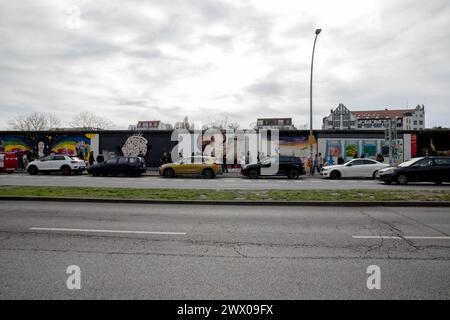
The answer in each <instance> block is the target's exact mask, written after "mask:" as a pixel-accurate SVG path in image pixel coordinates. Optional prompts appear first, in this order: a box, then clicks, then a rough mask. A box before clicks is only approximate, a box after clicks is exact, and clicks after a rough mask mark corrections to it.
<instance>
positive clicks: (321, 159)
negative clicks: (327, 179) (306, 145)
mask: <svg viewBox="0 0 450 320" xmlns="http://www.w3.org/2000/svg"><path fill="white" fill-rule="evenodd" d="M323 165H324V159H323V157H322V153H320V152H319V173H320V171H322V168H323Z"/></svg>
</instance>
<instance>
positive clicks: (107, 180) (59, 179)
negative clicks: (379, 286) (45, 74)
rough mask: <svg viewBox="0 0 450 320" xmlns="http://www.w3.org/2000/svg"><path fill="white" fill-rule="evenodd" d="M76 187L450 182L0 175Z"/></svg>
mask: <svg viewBox="0 0 450 320" xmlns="http://www.w3.org/2000/svg"><path fill="white" fill-rule="evenodd" d="M2 185H3V186H5V185H11V186H21V185H22V186H77V187H83V186H84V187H118V188H124V187H127V188H169V189H174V188H181V189H201V188H204V189H298V190H305V189H335V190H344V189H378V190H386V189H387V190H391V189H392V190H404V189H416V190H417V189H425V190H450V184H443V185H440V186H439V185H435V184H434V183H415V184H408V185H406V186H400V185H396V184H392V185H386V184H384V183H382V182H379V181H374V180H371V179H359V180H355V179H353V180H348V179H341V180H329V179H323V178H319V177H315V178H311V177H302V178H300V179H298V180H289V179H286V178H277V177H276V178H273V177H271V178H261V179H249V178H241V177H239V176H236V175H235V176H234V177H232V178H222V177H218V178H215V179H202V178H189V177H186V178H175V179H166V178H162V177H159V176H143V177H139V178H130V177H91V176H88V175H82V176H69V177H65V176H61V175H59V174H52V175H37V176H30V175H28V174H11V175H0V186H2Z"/></svg>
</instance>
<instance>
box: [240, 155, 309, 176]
mask: <svg viewBox="0 0 450 320" xmlns="http://www.w3.org/2000/svg"><path fill="white" fill-rule="evenodd" d="M276 166H278V169H277V170H276V171H273V170H270V168H271V167H272V168H276ZM305 173H306V172H305V168H304V166H303V162H302V160H301V159H300V158H298V157H288V156H272V157H267V158H264V159H262V160H261V161H259V162H258V163H253V164H247V165H245V166H244V167H243V168H241V174H242V175H243V176H246V177H250V178H257V177H259V176H287V177H288V178H289V179H298V177H299V176H301V175H304V174H305Z"/></svg>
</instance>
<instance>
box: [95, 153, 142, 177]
mask: <svg viewBox="0 0 450 320" xmlns="http://www.w3.org/2000/svg"><path fill="white" fill-rule="evenodd" d="M146 171H147V170H146V168H145V161H144V159H143V158H140V157H116V158H113V159H110V160H108V161H106V162H103V163H99V164H94V165H92V166H90V167H89V168H88V172H89V173H90V174H92V175H93V176H94V177H97V176H100V175H102V176H107V175H119V174H125V175H127V176H140V175H142V174H143V173H145V172H146Z"/></svg>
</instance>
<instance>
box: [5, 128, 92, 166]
mask: <svg viewBox="0 0 450 320" xmlns="http://www.w3.org/2000/svg"><path fill="white" fill-rule="evenodd" d="M93 136H94V134H89V133H87V134H75V135H73V134H58V133H55V134H53V133H45V134H43V133H26V134H23V135H20V136H19V135H9V134H6V135H0V149H1V150H0V151H5V152H15V153H17V154H18V155H27V156H29V157H32V158H35V159H40V158H43V157H45V156H47V155H49V154H51V153H64V154H67V155H70V156H79V157H80V158H82V159H84V160H88V158H89V154H90V152H91V143H92V142H91V140H92V138H93Z"/></svg>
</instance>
